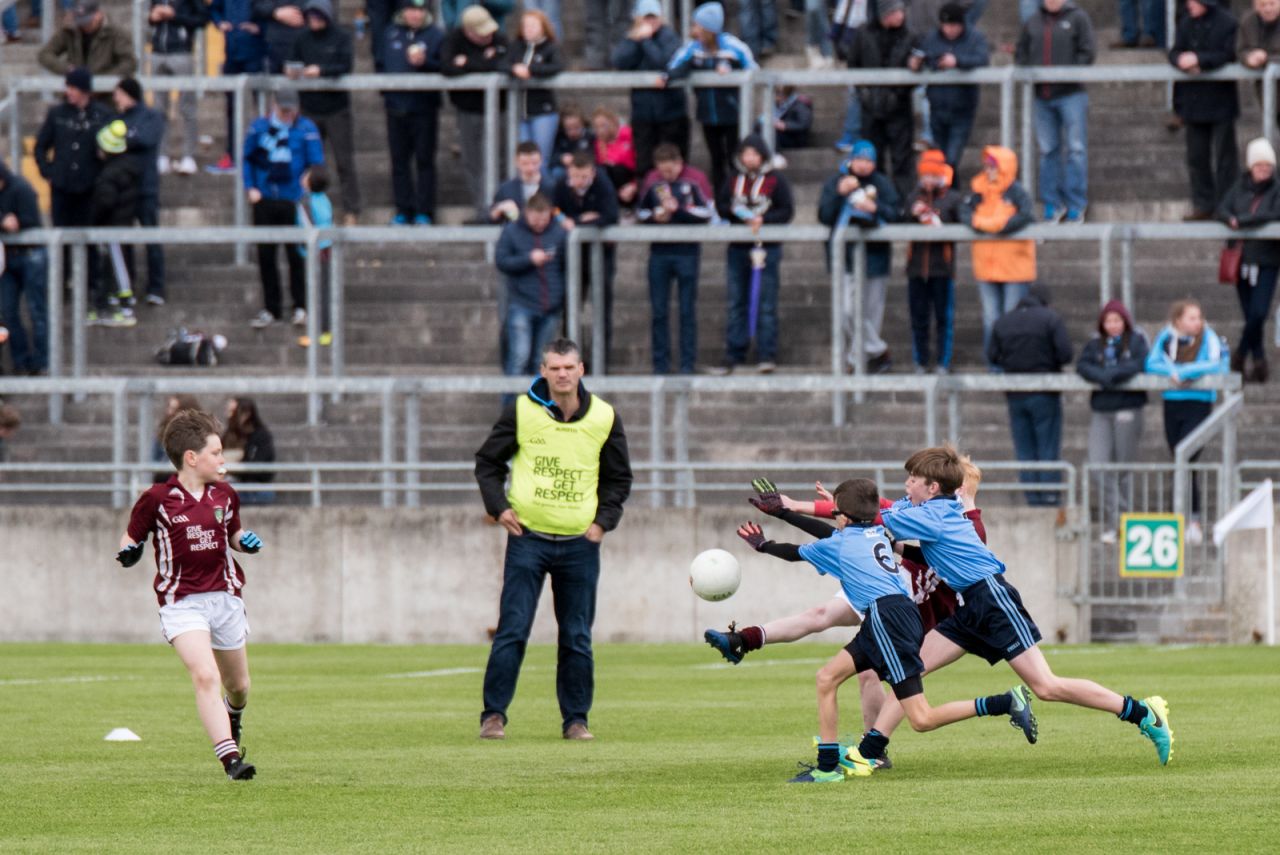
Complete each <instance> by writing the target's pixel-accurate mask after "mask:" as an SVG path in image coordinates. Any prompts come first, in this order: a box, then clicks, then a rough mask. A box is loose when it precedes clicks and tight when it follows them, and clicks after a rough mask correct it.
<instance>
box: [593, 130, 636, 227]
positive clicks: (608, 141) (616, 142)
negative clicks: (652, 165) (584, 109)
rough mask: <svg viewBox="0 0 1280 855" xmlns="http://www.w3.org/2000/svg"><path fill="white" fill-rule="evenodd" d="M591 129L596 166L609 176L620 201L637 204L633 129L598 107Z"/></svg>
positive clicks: (625, 203) (626, 203)
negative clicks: (594, 145) (593, 134)
mask: <svg viewBox="0 0 1280 855" xmlns="http://www.w3.org/2000/svg"><path fill="white" fill-rule="evenodd" d="M591 129H592V130H593V131H594V132H595V138H596V165H597V166H598V167H599V168H600V169H602V170H604V172H605V173H606V174H607V175H608V176H609V182H610V183H611V184H613V186H614V189H616V190H617V191H618V201H619V202H621V203H622V204H623V205H633V204H635V201H636V189H637V188H636V178H637V176H636V150H635V146H633V145H632V144H631V128H629V127H628V126H627V125H624V124H623V123H622V118H621V117H620V116H619V115H618V114H617V113H615V112H613V111H612V110H610V109H609V108H608V107H596V109H595V112H593V113H592V114H591Z"/></svg>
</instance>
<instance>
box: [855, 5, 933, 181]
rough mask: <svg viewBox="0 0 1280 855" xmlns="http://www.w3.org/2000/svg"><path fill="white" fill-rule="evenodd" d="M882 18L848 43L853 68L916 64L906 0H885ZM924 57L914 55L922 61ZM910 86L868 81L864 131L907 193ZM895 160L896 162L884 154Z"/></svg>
mask: <svg viewBox="0 0 1280 855" xmlns="http://www.w3.org/2000/svg"><path fill="white" fill-rule="evenodd" d="M877 16H878V17H877V18H876V19H875V21H868V22H867V24H866V26H864V27H862V28H861V29H859V30H858V33H857V35H856V36H855V37H854V40H853V44H852V45H851V46H850V49H849V61H848V64H849V67H850V68H908V67H910V66H911V65H912V64H913V59H912V50H913V49H914V48H915V47H916V38H915V36H913V35H912V34H911V32H910V31H909V30H908V29H907V25H906V20H907V13H906V10H905V7H904V5H903V2H902V0H880V2H879V4H878V11H877ZM919 63H920V59H919V57H916V58H915V59H914V65H915V66H916V67H919ZM911 88H912V87H911V86H864V87H862V88H860V89H859V90H858V97H859V98H860V99H861V100H862V135H863V136H864V137H865V138H866V139H868V140H870V141H871V142H872V144H874V145H875V147H876V151H877V152H879V154H880V160H879V162H878V164H877V165H878V166H879V169H880V171H881V172H883V173H884V174H885V175H892V176H893V184H894V187H896V188H897V190H898V197H899V198H902V199H905V198H906V197H907V196H908V195H910V194H911V191H912V189H913V188H914V187H915V183H916V174H915V153H914V152H913V151H912V148H911V145H912V136H913V131H914V125H915V115H914V114H913V113H912V112H911ZM886 155H887V156H888V159H889V160H890V161H892V162H893V165H892V167H890V166H889V164H888V163H887V162H886V160H885V157H886Z"/></svg>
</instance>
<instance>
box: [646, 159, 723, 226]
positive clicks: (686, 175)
mask: <svg viewBox="0 0 1280 855" xmlns="http://www.w3.org/2000/svg"><path fill="white" fill-rule="evenodd" d="M655 154H656V152H655ZM662 180H663V179H662V176H661V175H660V174H659V173H658V170H657V169H651V170H649V174H648V175H646V176H645V177H644V181H643V182H641V184H640V190H639V193H638V195H639V196H640V198H642V199H643V198H644V195H645V194H646V193H648V192H649V190H650V189H651V188H652V187H653V185H655V184H657V183H658V182H660V181H662ZM676 180H677V181H688V182H691V183H693V184H694V185H696V186H697V188H698V192H699V193H701V194H702V198H703V199H706V200H707V204H709V205H710V206H711V222H713V223H714V222H716V221H717V220H718V217H717V215H716V211H715V198H716V192H715V190H714V189H713V188H712V186H711V179H709V178H707V173H705V172H703V171H702V170H701V169H699V168H698V167H696V166H694V165H693V164H691V163H690V162H689V161H687V160H685V159H684V156H683V155H681V157H680V174H679V175H678V176H676Z"/></svg>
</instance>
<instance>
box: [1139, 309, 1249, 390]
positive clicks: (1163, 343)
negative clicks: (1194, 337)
mask: <svg viewBox="0 0 1280 855" xmlns="http://www.w3.org/2000/svg"><path fill="white" fill-rule="evenodd" d="M1177 353H1178V333H1177V332H1176V331H1175V330H1174V328H1173V327H1172V326H1166V327H1165V328H1164V329H1162V330H1161V331H1160V335H1158V336H1156V341H1155V344H1153V345H1151V350H1149V351H1147V373H1148V374H1163V375H1165V376H1166V377H1171V376H1173V375H1174V374H1176V375H1177V377H1178V379H1179V380H1195V379H1196V378H1197V377H1203V376H1204V375H1206V374H1226V373H1227V372H1228V371H1229V370H1230V366H1229V364H1228V363H1229V362H1230V353H1229V350H1228V348H1227V343H1226V342H1225V341H1223V340H1222V338H1221V337H1220V336H1219V335H1218V334H1217V333H1216V332H1214V331H1213V327H1211V326H1209V325H1208V324H1205V325H1204V331H1203V332H1202V334H1201V336H1200V351H1199V352H1198V353H1197V354H1196V358H1195V361H1194V362H1175V361H1174V357H1175V356H1176V355H1177ZM1160 394H1161V395H1163V396H1164V399H1165V400H1166V401H1208V402H1209V403H1213V402H1214V401H1216V400H1218V393H1217V392H1215V391H1214V390H1213V389H1166V390H1165V391H1163V392H1161V393H1160Z"/></svg>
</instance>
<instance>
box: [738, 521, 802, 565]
mask: <svg viewBox="0 0 1280 855" xmlns="http://www.w3.org/2000/svg"><path fill="white" fill-rule="evenodd" d="M738 537H740V538H742V539H743V540H745V541H746V542H747V545H748V546H750V547H751V548H752V549H754V550H755V551H756V552H764V553H766V554H768V555H772V556H773V557H774V558H781V559H782V560H783V561H803V560H804V559H803V558H801V557H800V547H798V546H796V545H795V544H794V543H775V542H774V541H772V540H766V539H765V536H764V529H762V528H760V526H758V525H756V524H755V523H753V522H747V523H743V524H742V525H740V526H738Z"/></svg>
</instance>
